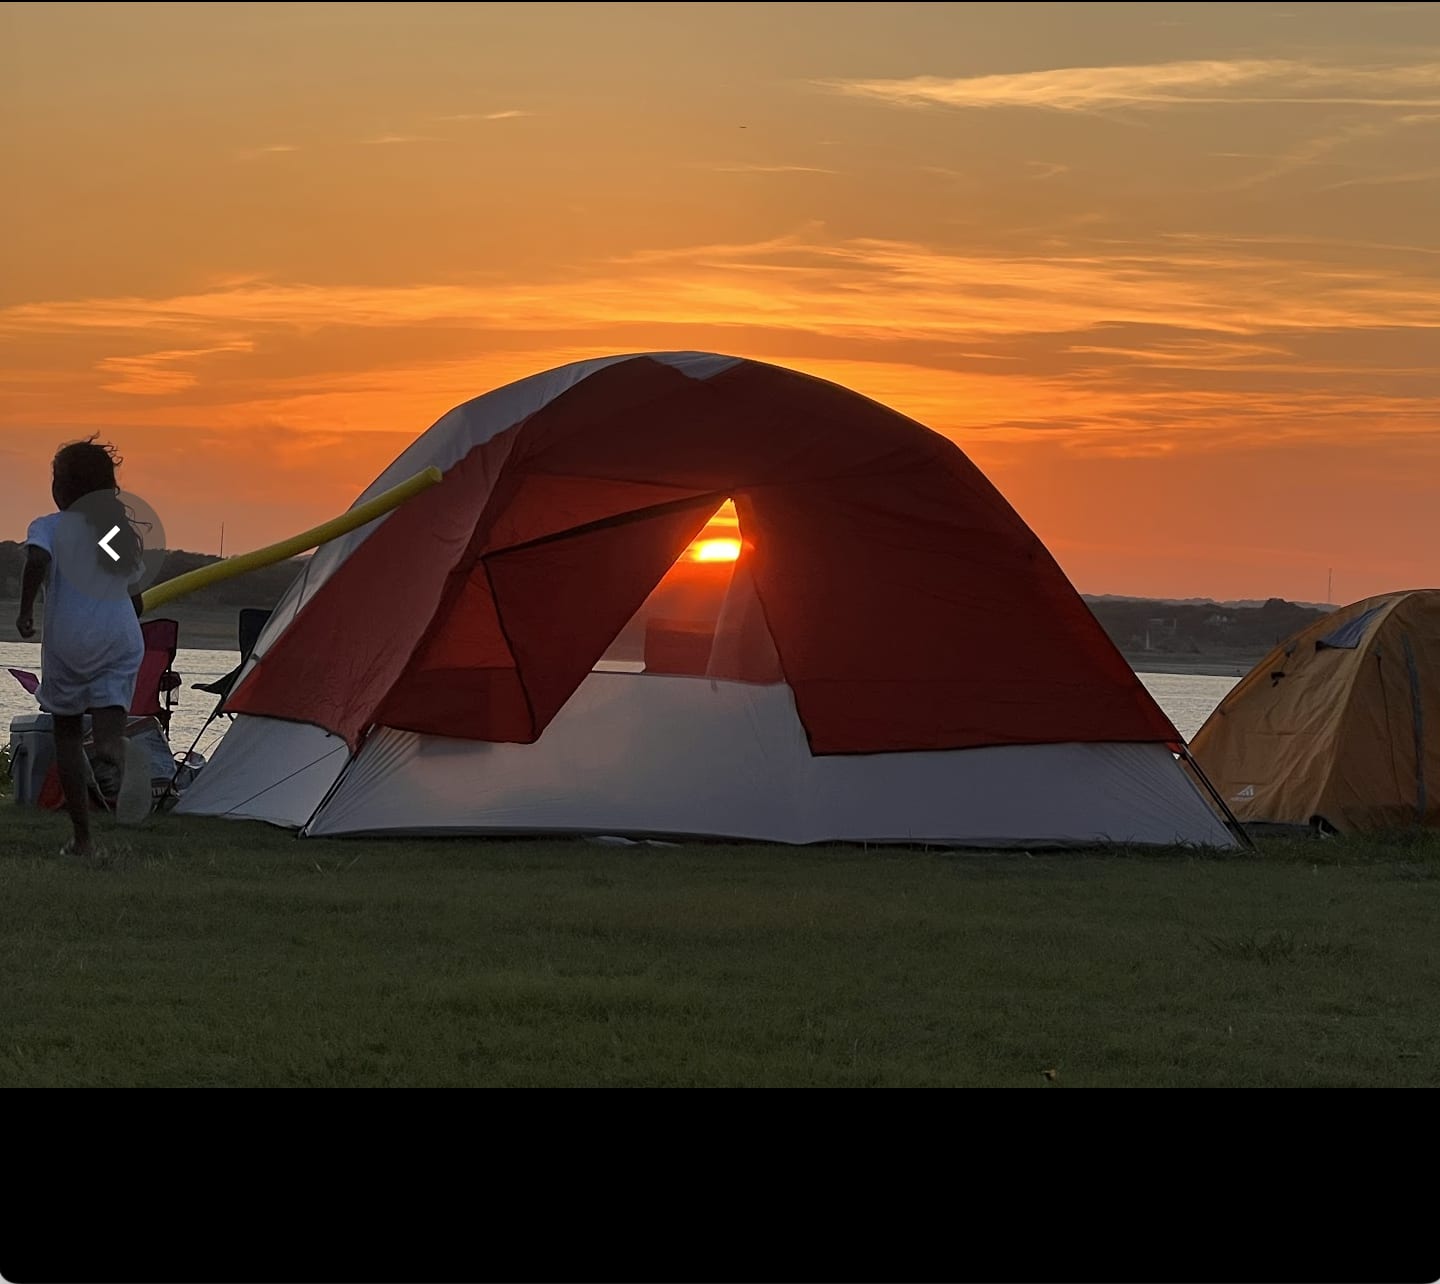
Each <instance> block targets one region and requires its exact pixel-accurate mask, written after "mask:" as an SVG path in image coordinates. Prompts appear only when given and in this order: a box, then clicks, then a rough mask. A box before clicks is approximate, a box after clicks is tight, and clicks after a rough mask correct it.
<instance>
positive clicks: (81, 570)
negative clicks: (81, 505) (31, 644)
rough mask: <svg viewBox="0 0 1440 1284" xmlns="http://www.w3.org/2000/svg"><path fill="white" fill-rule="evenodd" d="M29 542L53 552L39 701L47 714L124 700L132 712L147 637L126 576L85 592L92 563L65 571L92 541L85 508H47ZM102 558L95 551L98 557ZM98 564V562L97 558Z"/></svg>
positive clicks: (138, 570)
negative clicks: (53, 510) (106, 587)
mask: <svg viewBox="0 0 1440 1284" xmlns="http://www.w3.org/2000/svg"><path fill="white" fill-rule="evenodd" d="M25 542H26V543H27V544H34V545H35V546H36V547H37V548H43V549H44V550H45V551H46V552H47V553H49V554H50V565H49V566H48V567H47V568H46V572H45V625H44V635H43V637H42V639H41V643H40V690H39V692H38V695H39V697H40V707H41V708H42V709H44V710H46V712H48V713H60V714H76V713H85V712H86V711H87V710H90V709H105V708H109V707H110V706H112V705H119V706H120V707H121V708H123V709H126V710H128V709H129V708H130V702H131V700H133V699H134V697H135V679H136V677H137V675H138V674H139V672H140V661H141V659H142V657H143V656H144V654H145V639H144V636H143V635H142V634H141V632H140V621H139V620H138V619H136V617H135V608H134V607H133V606H132V605H131V603H130V599H129V595H128V591H127V590H128V588H129V586H130V584H132V583H134V582H135V581H137V580H138V579H139V578H140V576H141V575H142V574H143V572H144V568H143V567H137V568H136V570H135V573H134V575H133V576H132V577H130V579H129V580H126V579H123V578H122V577H120V576H118V575H117V576H109V577H106V578H107V579H108V580H110V581H111V582H112V583H113V585H114V587H113V588H111V589H109V590H108V591H105V592H104V593H103V594H102V593H97V592H95V591H90V592H87V591H85V590H84V589H82V588H81V587H80V585H81V584H82V583H85V582H87V581H88V582H91V583H93V582H94V581H95V575H94V573H93V572H91V571H90V568H89V567H88V565H85V564H83V563H82V564H80V565H78V566H77V568H76V570H77V572H78V573H72V574H68V575H67V574H66V573H65V571H64V570H63V569H62V565H61V564H62V562H67V561H68V560H69V559H70V558H72V557H78V554H77V553H76V552H75V551H74V550H77V549H87V550H88V549H89V548H90V547H91V546H93V545H94V543H95V540H94V533H93V532H92V531H91V530H90V524H89V522H88V521H86V519H85V517H84V515H83V514H81V513H72V512H63V513H47V514H46V515H45V516H44V517H37V518H36V519H35V520H34V521H33V522H31V523H30V529H29V530H28V531H26V533H25ZM97 556H98V555H97ZM97 565H98V563H97Z"/></svg>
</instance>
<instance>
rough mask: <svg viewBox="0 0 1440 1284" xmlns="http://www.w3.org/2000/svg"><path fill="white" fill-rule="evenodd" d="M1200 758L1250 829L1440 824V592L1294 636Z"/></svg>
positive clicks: (1380, 601)
mask: <svg viewBox="0 0 1440 1284" xmlns="http://www.w3.org/2000/svg"><path fill="white" fill-rule="evenodd" d="M1190 750H1191V752H1192V753H1193V754H1194V756H1195V760H1196V761H1197V762H1198V763H1199V765H1200V767H1201V769H1202V770H1203V771H1204V772H1205V774H1206V776H1208V777H1209V779H1210V781H1211V782H1212V783H1213V784H1214V785H1215V787H1216V789H1218V790H1219V791H1220V794H1221V796H1222V797H1223V798H1224V799H1225V800H1226V801H1227V802H1228V803H1229V805H1230V807H1231V809H1232V810H1233V811H1234V813H1235V815H1236V818H1237V819H1239V820H1240V821H1242V822H1247V823H1252V822H1275V823H1282V824H1303V825H1309V824H1313V823H1316V822H1323V823H1324V824H1326V825H1328V826H1330V827H1331V828H1333V829H1336V830H1338V831H1340V832H1341V833H1350V832H1354V831H1356V830H1366V829H1381V828H1388V827H1396V826H1408V825H1433V826H1440V590H1437V589H1414V590H1410V591H1407V592H1401V593H1387V594H1384V595H1383V596H1381V597H1372V598H1366V599H1365V600H1364V601H1363V602H1355V603H1352V604H1351V605H1350V606H1347V607H1343V608H1342V609H1341V610H1339V611H1336V612H1335V613H1334V614H1332V615H1327V616H1326V617H1325V618H1324V619H1322V620H1318V621H1317V622H1316V623H1314V624H1312V625H1311V626H1310V627H1309V628H1307V629H1304V630H1303V631H1301V632H1300V633H1298V634H1296V635H1295V636H1294V637H1292V638H1290V639H1289V640H1288V641H1286V642H1285V643H1284V644H1283V645H1281V646H1278V647H1276V648H1275V650H1274V651H1272V652H1271V653H1270V654H1269V655H1267V656H1266V657H1265V659H1263V660H1262V661H1261V662H1260V663H1259V664H1257V665H1256V666H1255V667H1254V668H1253V669H1252V670H1251V671H1250V672H1249V673H1248V674H1247V675H1246V676H1245V677H1244V678H1243V679H1242V680H1241V681H1240V682H1239V683H1238V684H1237V685H1236V686H1235V688H1234V690H1232V691H1231V692H1230V694H1229V695H1228V696H1226V697H1225V699H1224V700H1223V701H1222V702H1221V703H1220V706H1219V707H1218V708H1217V709H1216V710H1215V712H1214V713H1212V714H1211V715H1210V717H1209V719H1208V720H1207V721H1206V723H1205V725H1204V726H1203V727H1201V728H1200V730H1199V732H1197V733H1196V736H1195V738H1194V740H1192V741H1191V744H1190Z"/></svg>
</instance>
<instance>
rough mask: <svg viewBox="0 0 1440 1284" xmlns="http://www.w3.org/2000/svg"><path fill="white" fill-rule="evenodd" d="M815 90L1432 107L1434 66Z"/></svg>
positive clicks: (1153, 102)
mask: <svg viewBox="0 0 1440 1284" xmlns="http://www.w3.org/2000/svg"><path fill="white" fill-rule="evenodd" d="M815 83H816V84H818V85H819V86H821V87H822V88H826V89H830V90H833V91H836V92H839V93H843V94H849V95H852V96H855V97H861V98H874V99H878V100H880V101H882V102H887V103H890V104H893V105H895V106H907V107H937V106H938V107H957V108H985V107H1030V108H1044V109H1047V110H1051V111H1069V112H1095V111H1103V110H1105V109H1108V108H1118V107H1174V106H1184V105H1187V104H1204V103H1210V104H1219V103H1252V104H1255V103H1311V104H1317V105H1320V104H1323V105H1338V104H1347V105H1352V106H1370V107H1415V106H1424V107H1430V106H1440V63H1437V62H1423V63H1422V62H1417V63H1408V64H1399V65H1393V66H1370V67H1357V66H1332V65H1326V64H1321V63H1311V62H1301V61H1296V60H1291V59H1281V58H1248V59H1232V60H1218V59H1217V60H1209V61H1192V62H1165V63H1148V64H1139V65H1133V66H1113V67H1058V68H1054V69H1051V70H1047V71H1025V72H1017V73H1013V74H1007V75H995V76H964V77H944V76H913V77H910V78H907V79H903V80H828V81H817V82H815Z"/></svg>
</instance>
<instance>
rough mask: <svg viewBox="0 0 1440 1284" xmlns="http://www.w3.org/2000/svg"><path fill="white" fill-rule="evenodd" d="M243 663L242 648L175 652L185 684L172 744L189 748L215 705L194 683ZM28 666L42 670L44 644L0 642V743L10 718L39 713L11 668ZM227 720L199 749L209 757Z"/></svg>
mask: <svg viewBox="0 0 1440 1284" xmlns="http://www.w3.org/2000/svg"><path fill="white" fill-rule="evenodd" d="M239 663H240V653H239V652H238V651H187V650H185V649H184V648H183V647H182V648H181V649H180V650H179V651H177V652H176V653H175V672H176V673H178V674H179V675H180V679H181V681H182V682H183V683H184V685H183V686H182V687H181V688H180V689H179V690H178V691H176V692H175V693H174V695H175V698H176V700H177V703H176V705H175V707H174V709H173V711H172V712H171V714H170V746H171V748H173V749H174V750H175V752H176V753H179V752H180V750H182V749H188V748H189V747H190V742H191V741H192V740H194V739H195V734H196V732H198V731H199V730H200V728H201V727H203V726H204V725H205V719H206V718H208V717H209V716H210V712H211V710H213V709H214V708H215V697H214V696H213V695H211V694H210V693H209V692H208V691H192V690H191V689H190V684H191V683H192V682H214V681H215V679H216V678H222V677H224V676H225V674H227V673H229V672H230V670H231V669H233V668H234V667H235V666H236V665H237V664H239ZM12 668H13V669H25V670H28V671H29V672H30V673H35V674H38V673H39V672H40V644H39V643H38V642H0V743H3V744H9V743H10V719H11V718H13V717H15V715H16V714H20V713H37V712H38V711H39V709H40V706H39V704H38V703H36V700H35V697H34V696H32V695H30V694H29V693H28V692H27V691H26V690H25V688H24V687H22V686H21V685H20V684H19V683H18V682H16V681H15V679H14V678H13V677H11V675H10V674H9V673H7V672H6V670H7V669H12ZM227 721H228V720H227V719H224V718H222V719H219V720H217V721H216V722H215V723H214V724H213V725H212V726H211V728H210V730H209V731H207V732H206V733H205V735H204V737H203V738H202V739H201V741H200V744H199V751H200V752H201V753H203V754H205V755H206V756H207V757H208V756H209V754H210V751H211V749H213V748H214V746H215V745H216V744H218V743H219V741H220V737H221V735H222V734H224V728H225V725H226V723H227Z"/></svg>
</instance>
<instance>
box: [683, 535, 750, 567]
mask: <svg viewBox="0 0 1440 1284" xmlns="http://www.w3.org/2000/svg"><path fill="white" fill-rule="evenodd" d="M739 556H740V541H739V540H738V539H702V540H700V541H699V542H698V543H696V544H692V545H691V547H690V560H691V561H694V562H733V561H734V560H735V559H736V558H737V557H739Z"/></svg>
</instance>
